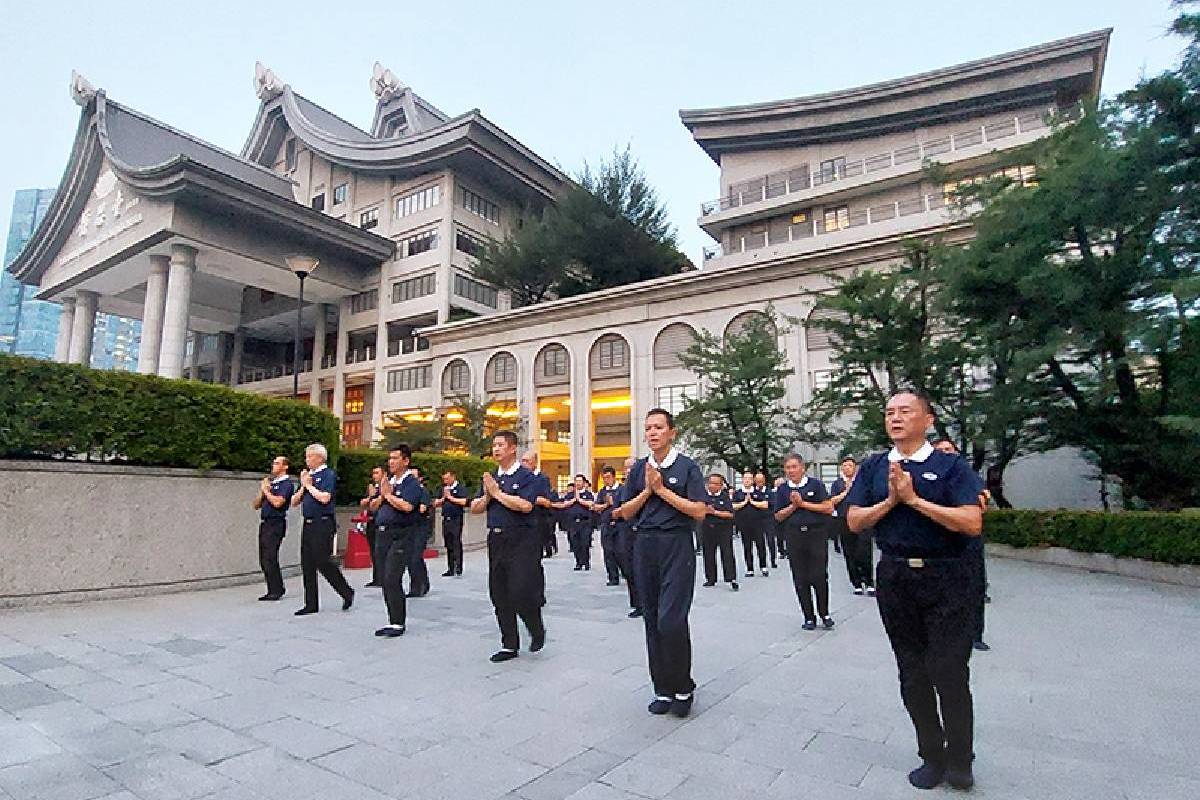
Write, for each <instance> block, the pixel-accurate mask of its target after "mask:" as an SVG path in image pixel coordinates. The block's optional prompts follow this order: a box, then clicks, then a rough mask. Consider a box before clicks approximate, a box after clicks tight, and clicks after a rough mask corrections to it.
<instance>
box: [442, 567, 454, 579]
mask: <svg viewBox="0 0 1200 800" xmlns="http://www.w3.org/2000/svg"><path fill="white" fill-rule="evenodd" d="M442 577H443V578H453V577H454V570H450V569H448V570H446V571H445V572H443V573H442Z"/></svg>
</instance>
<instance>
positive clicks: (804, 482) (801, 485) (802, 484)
mask: <svg viewBox="0 0 1200 800" xmlns="http://www.w3.org/2000/svg"><path fill="white" fill-rule="evenodd" d="M807 484H808V475H805V476H804V480H802V481H800V482H799V483H792V482H791V481H787V485H788V488H789V489H803V488H804V487H805V486H806V485H807Z"/></svg>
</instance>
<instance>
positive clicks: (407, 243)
mask: <svg viewBox="0 0 1200 800" xmlns="http://www.w3.org/2000/svg"><path fill="white" fill-rule="evenodd" d="M437 246H438V235H437V231H436V230H428V231H421V232H420V233H414V234H413V235H412V236H409V237H408V238H407V239H405V240H404V255H405V256H415V255H419V254H421V253H428V252H429V251H430V250H436V249H437Z"/></svg>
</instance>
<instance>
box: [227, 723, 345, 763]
mask: <svg viewBox="0 0 1200 800" xmlns="http://www.w3.org/2000/svg"><path fill="white" fill-rule="evenodd" d="M246 734H247V735H248V736H252V737H254V738H255V739H258V740H259V741H262V742H265V743H266V744H269V745H272V746H274V747H275V748H276V749H279V750H282V751H283V752H285V753H289V754H291V755H293V756H295V757H296V758H300V759H304V760H305V761H307V760H309V759H312V758H316V757H317V756H323V755H327V754H329V753H332V752H333V751H335V750H341V749H343V748H346V747H349V746H350V745H352V744H354V743H355V741H354V739H351V738H350V737H349V736H345V735H343V734H340V733H338V732H337V731H334V730H330V729H329V728H320V727H318V726H316V725H313V724H312V723H309V722H302V721H300V720H298V719H293V718H292V717H284V718H283V719H277V720H274V721H273V722H267V723H265V724H263V725H256V726H254V727H253V728H249V729H247V730H246Z"/></svg>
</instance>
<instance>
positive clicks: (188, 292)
mask: <svg viewBox="0 0 1200 800" xmlns="http://www.w3.org/2000/svg"><path fill="white" fill-rule="evenodd" d="M196 252H197V251H196V248H194V247H190V246H188V245H186V244H173V245H171V264H170V267H169V269H168V274H167V299H166V304H165V306H164V309H163V330H162V348H161V350H160V351H159V356H158V374H159V375H161V376H162V377H164V378H178V377H180V376H181V375H183V359H184V357H185V356H186V354H187V331H188V316H189V311H190V308H191V304H192V278H193V277H194V276H195V274H196Z"/></svg>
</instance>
